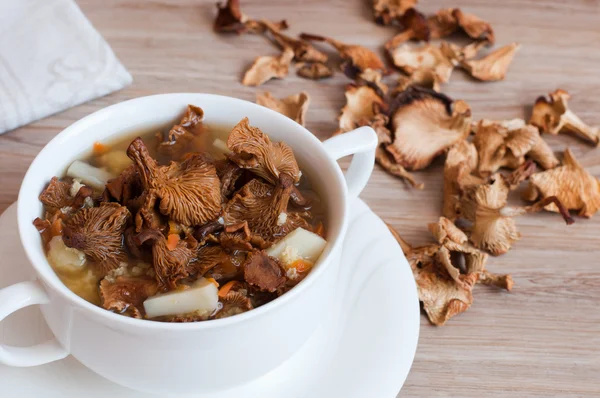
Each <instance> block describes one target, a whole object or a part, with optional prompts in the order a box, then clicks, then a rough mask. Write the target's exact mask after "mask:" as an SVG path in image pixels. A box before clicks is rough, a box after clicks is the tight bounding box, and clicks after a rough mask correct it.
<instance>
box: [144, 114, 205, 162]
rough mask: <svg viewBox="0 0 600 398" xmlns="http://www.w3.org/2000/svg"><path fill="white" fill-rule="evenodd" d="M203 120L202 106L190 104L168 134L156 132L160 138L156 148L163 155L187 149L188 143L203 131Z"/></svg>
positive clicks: (171, 154)
mask: <svg viewBox="0 0 600 398" xmlns="http://www.w3.org/2000/svg"><path fill="white" fill-rule="evenodd" d="M203 120H204V111H203V110H202V108H199V107H197V106H194V105H188V107H187V109H186V111H185V114H184V115H183V117H182V118H181V121H180V122H179V124H176V125H174V126H173V127H172V128H171V130H169V132H168V133H167V134H164V133H163V132H162V131H160V132H158V133H157V134H156V137H157V139H158V145H157V147H156V150H157V151H158V152H159V153H161V154H163V155H170V156H173V155H175V154H176V153H178V152H181V151H183V150H185V148H186V146H187V144H189V143H190V141H192V140H193V139H194V137H195V136H197V135H200V134H201V133H202V132H203V127H202V121H203Z"/></svg>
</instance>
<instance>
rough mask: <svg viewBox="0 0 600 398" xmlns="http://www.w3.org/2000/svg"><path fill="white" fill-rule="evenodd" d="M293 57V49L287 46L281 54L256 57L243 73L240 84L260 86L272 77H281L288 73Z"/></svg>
mask: <svg viewBox="0 0 600 398" xmlns="http://www.w3.org/2000/svg"><path fill="white" fill-rule="evenodd" d="M293 58H294V50H292V49H291V48H289V47H286V48H284V50H283V52H282V53H281V55H279V56H277V57H275V56H271V55H265V56H261V57H257V58H256V59H255V60H254V63H253V64H252V66H250V69H248V70H247V71H246V73H245V74H244V78H243V79H242V84H243V85H244V86H260V85H261V84H263V83H265V82H267V81H269V80H271V79H273V78H278V79H283V78H284V77H286V76H287V75H288V72H289V68H290V63H291V62H292V59H293Z"/></svg>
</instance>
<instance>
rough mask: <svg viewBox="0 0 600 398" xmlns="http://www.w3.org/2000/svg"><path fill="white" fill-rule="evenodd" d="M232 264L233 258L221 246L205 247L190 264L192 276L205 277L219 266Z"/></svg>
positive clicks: (199, 250)
mask: <svg viewBox="0 0 600 398" xmlns="http://www.w3.org/2000/svg"><path fill="white" fill-rule="evenodd" d="M227 262H231V257H230V256H229V255H228V254H227V253H225V251H224V250H223V248H222V247H220V246H203V247H201V248H200V249H198V251H197V253H196V255H195V258H193V259H192V260H191V262H190V263H189V264H188V268H189V273H190V274H198V275H199V276H204V274H206V273H207V272H208V271H210V270H211V269H213V268H214V267H216V266H218V265H219V264H223V263H227Z"/></svg>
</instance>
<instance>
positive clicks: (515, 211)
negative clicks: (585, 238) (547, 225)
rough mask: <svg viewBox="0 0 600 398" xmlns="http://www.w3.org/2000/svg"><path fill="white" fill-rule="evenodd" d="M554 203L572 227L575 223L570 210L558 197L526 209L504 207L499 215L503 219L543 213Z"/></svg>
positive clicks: (545, 199) (543, 200) (546, 199)
mask: <svg viewBox="0 0 600 398" xmlns="http://www.w3.org/2000/svg"><path fill="white" fill-rule="evenodd" d="M551 203H554V204H555V205H556V207H557V208H558V211H559V213H560V215H561V216H562V217H563V219H564V220H565V222H566V223H567V225H571V224H573V223H574V222H575V220H573V218H572V217H571V214H570V213H569V210H568V209H567V208H565V206H564V205H563V204H562V203H561V202H560V200H559V199H558V198H557V197H556V196H549V197H547V198H544V199H542V200H540V201H539V202H536V203H534V204H532V205H531V206H524V207H503V208H502V209H500V211H499V214H500V216H502V217H515V216H521V215H523V214H527V213H536V212H538V211H542V210H543V209H544V207H546V206H548V205H549V204H551Z"/></svg>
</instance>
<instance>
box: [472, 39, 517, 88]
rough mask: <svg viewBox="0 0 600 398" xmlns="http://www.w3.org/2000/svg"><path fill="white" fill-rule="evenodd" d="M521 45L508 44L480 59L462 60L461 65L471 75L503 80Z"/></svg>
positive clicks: (485, 78)
mask: <svg viewBox="0 0 600 398" xmlns="http://www.w3.org/2000/svg"><path fill="white" fill-rule="evenodd" d="M520 48H521V45H520V44H518V43H512V44H508V45H506V46H504V47H500V48H499V49H497V50H494V51H493V52H491V53H489V54H488V55H486V56H485V57H483V58H480V59H468V60H464V61H462V62H461V66H462V67H463V68H464V69H465V70H466V71H467V72H469V74H470V75H471V76H473V77H474V78H476V79H479V80H483V81H496V80H503V79H504V76H505V75H506V72H507V71H508V67H509V66H510V64H511V62H512V60H513V58H514V57H515V54H516V53H517V51H519V49H520Z"/></svg>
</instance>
